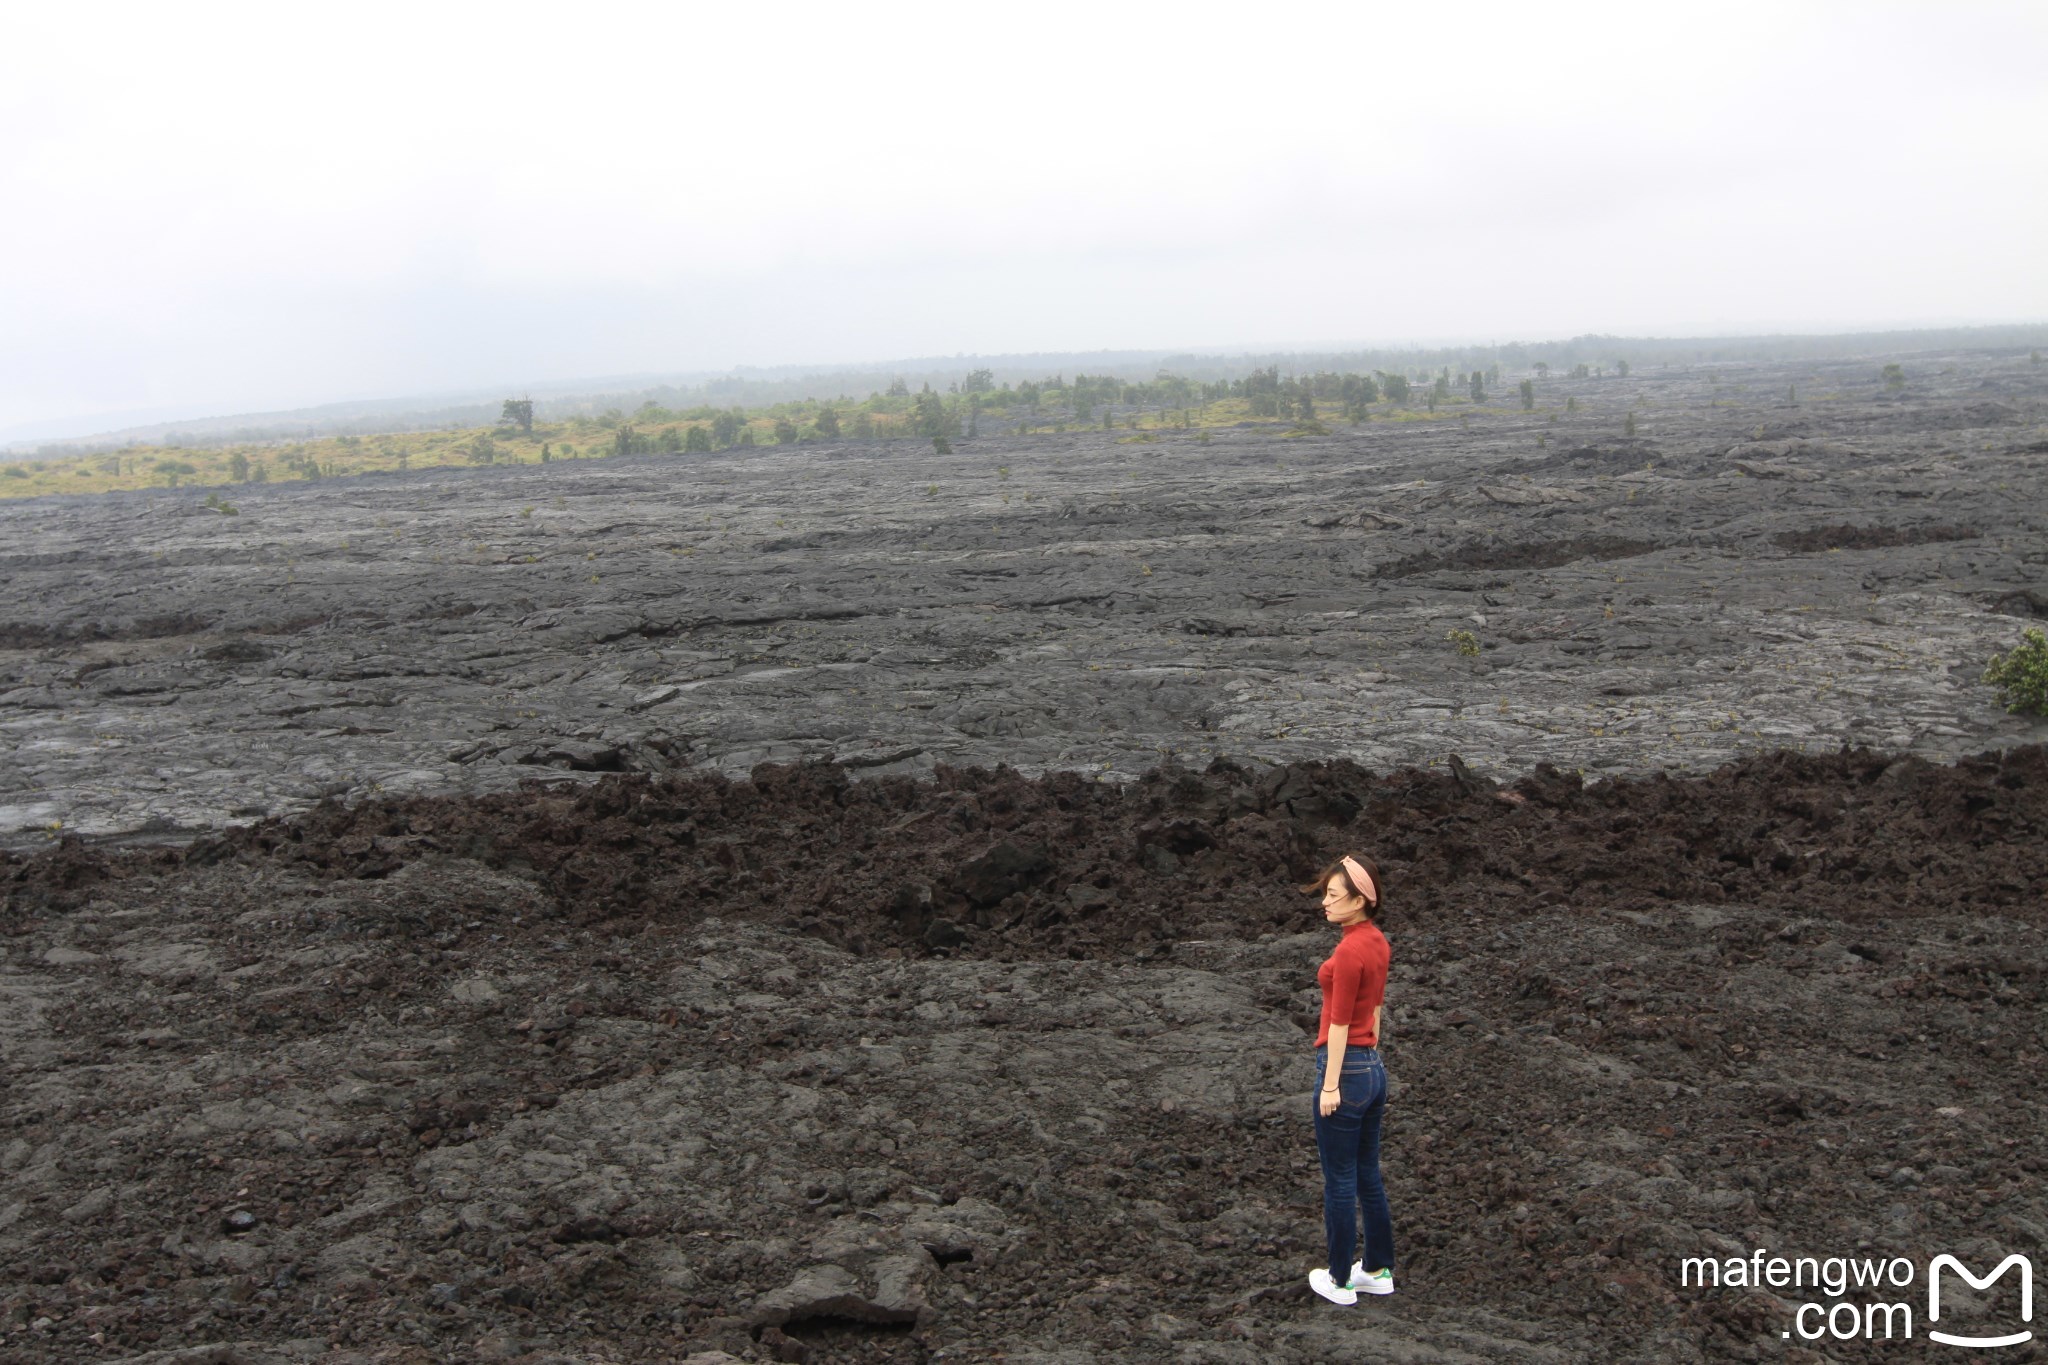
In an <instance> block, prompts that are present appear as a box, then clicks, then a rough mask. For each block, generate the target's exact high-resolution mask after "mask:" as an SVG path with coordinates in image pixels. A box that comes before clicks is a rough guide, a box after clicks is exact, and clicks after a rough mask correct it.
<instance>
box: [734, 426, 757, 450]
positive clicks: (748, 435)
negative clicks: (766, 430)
mask: <svg viewBox="0 0 2048 1365" xmlns="http://www.w3.org/2000/svg"><path fill="white" fill-rule="evenodd" d="M733 444H734V445H736V446H750V445H752V444H754V429H753V428H752V427H741V428H740V434H739V439H738V440H736V441H734V442H733Z"/></svg>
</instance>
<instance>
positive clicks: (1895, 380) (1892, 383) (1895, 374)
mask: <svg viewBox="0 0 2048 1365" xmlns="http://www.w3.org/2000/svg"><path fill="white" fill-rule="evenodd" d="M1878 378H1880V379H1882V380H1883V381H1884V386H1885V388H1887V389H1889V390H1891V391H1892V392H1893V393H1897V392H1898V391H1899V390H1900V389H1903V388H1905V387H1906V371H1905V370H1904V369H1903V368H1902V367H1901V366H1899V365H1897V364H1891V365H1887V366H1885V367H1884V369H1883V370H1882V371H1880V372H1879V374H1878Z"/></svg>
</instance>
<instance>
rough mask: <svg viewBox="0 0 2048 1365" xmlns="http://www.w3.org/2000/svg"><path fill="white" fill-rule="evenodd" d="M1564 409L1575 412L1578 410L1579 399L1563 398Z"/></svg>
mask: <svg viewBox="0 0 2048 1365" xmlns="http://www.w3.org/2000/svg"><path fill="white" fill-rule="evenodd" d="M1564 410H1565V411H1566V412H1577V411H1578V410H1579V400H1578V399H1577V398H1567V399H1565V400H1564Z"/></svg>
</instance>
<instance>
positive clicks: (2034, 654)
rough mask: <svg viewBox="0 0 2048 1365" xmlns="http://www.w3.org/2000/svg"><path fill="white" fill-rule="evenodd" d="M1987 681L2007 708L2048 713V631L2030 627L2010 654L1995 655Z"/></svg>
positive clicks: (1985, 674)
mask: <svg viewBox="0 0 2048 1365" xmlns="http://www.w3.org/2000/svg"><path fill="white" fill-rule="evenodd" d="M1984 681H1985V682H1988V683H1990V684H1991V685H1992V686H1993V687H1995V688H1997V689H1998V700H1999V704H2000V705H2002V706H2004V707H2005V709H2006V710H2008V711H2017V712H2031V713H2032V714H2034V715H2037V716H2048V634H2043V633H2042V632H2041V630H2040V629H2039V628H2038V627H2036V628H2032V629H2029V630H2028V631H2027V632H2026V633H2025V634H2024V635H2022V636H2021V637H2020V643H2019V644H2017V645H2015V646H2013V648H2012V651H2011V652H2010V653H2007V654H1994V655H1992V656H1991V666H1990V667H1989V668H1987V669H1985V670H1984Z"/></svg>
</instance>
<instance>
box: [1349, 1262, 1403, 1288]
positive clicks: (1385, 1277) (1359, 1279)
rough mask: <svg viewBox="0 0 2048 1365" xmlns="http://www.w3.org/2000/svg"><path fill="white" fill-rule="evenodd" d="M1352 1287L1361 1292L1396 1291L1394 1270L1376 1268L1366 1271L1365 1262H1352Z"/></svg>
mask: <svg viewBox="0 0 2048 1365" xmlns="http://www.w3.org/2000/svg"><path fill="white" fill-rule="evenodd" d="M1351 1287H1352V1289H1354V1290H1356V1291H1357V1292H1358V1293H1361V1294H1391V1293H1393V1292H1394V1272H1393V1271H1391V1270H1375V1271H1373V1272H1372V1273H1371V1274H1370V1275H1368V1274H1366V1273H1365V1262H1363V1261H1353V1262H1352V1263H1351Z"/></svg>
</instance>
